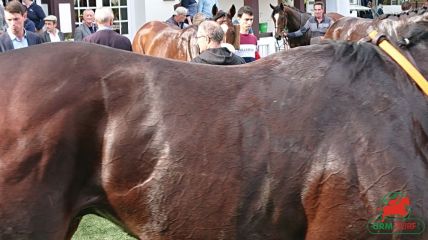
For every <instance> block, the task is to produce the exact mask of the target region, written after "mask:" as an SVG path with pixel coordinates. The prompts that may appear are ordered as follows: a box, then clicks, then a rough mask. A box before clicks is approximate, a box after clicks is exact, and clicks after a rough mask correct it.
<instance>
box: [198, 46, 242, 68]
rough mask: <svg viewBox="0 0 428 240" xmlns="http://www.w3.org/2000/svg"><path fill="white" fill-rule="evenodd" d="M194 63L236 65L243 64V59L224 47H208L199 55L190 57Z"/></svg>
mask: <svg viewBox="0 0 428 240" xmlns="http://www.w3.org/2000/svg"><path fill="white" fill-rule="evenodd" d="M192 62H195V63H205V64H214V65H238V64H244V63H245V60H244V59H243V58H241V57H240V56H238V55H236V54H234V53H232V52H230V51H229V49H227V48H225V47H221V48H209V49H207V50H205V51H203V52H202V53H201V54H200V55H199V56H197V57H195V58H194V59H192Z"/></svg>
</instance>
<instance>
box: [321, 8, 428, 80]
mask: <svg viewBox="0 0 428 240" xmlns="http://www.w3.org/2000/svg"><path fill="white" fill-rule="evenodd" d="M403 23H404V24H401V25H399V26H397V28H399V29H395V32H400V34H399V35H400V38H406V39H408V41H406V43H407V44H405V45H401V44H400V47H402V48H404V47H406V48H411V47H412V46H414V45H416V44H418V43H420V42H422V41H428V21H427V20H426V19H424V18H421V16H418V17H412V18H409V19H408V20H407V21H406V22H403ZM401 36H402V37H401ZM388 38H390V39H391V38H392V39H391V40H392V42H393V43H399V40H400V39H394V38H395V36H388ZM328 43H333V42H328ZM333 48H334V61H335V62H342V63H344V64H352V66H354V67H353V68H352V69H350V71H351V76H352V78H354V77H355V76H356V75H357V74H358V73H361V72H362V71H364V70H365V69H366V68H372V67H373V66H375V65H373V60H374V59H381V58H383V59H384V60H383V61H385V57H383V56H384V55H383V54H380V51H381V50H379V48H377V47H376V46H375V45H373V44H372V43H366V42H358V43H351V42H337V43H336V44H333ZM372 59H373V60H372ZM386 61H392V60H390V59H389V58H388V59H387V60H386Z"/></svg>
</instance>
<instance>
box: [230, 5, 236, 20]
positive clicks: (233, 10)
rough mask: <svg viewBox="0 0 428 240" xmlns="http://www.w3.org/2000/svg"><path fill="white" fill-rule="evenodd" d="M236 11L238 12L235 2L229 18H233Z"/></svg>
mask: <svg viewBox="0 0 428 240" xmlns="http://www.w3.org/2000/svg"><path fill="white" fill-rule="evenodd" d="M235 13H236V8H235V4H232V7H230V9H229V18H230V19H232V18H233V16H235Z"/></svg>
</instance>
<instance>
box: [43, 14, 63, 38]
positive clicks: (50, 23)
mask: <svg viewBox="0 0 428 240" xmlns="http://www.w3.org/2000/svg"><path fill="white" fill-rule="evenodd" d="M56 22H57V18H56V17H55V16H54V15H49V16H47V17H45V27H46V31H44V32H43V35H42V38H43V42H61V41H64V33H62V32H60V31H59V30H58V29H57V28H56V26H57V23H56Z"/></svg>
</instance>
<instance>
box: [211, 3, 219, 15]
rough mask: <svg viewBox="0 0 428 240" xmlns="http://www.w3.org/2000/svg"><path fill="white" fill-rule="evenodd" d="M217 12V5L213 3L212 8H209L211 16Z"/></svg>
mask: <svg viewBox="0 0 428 240" xmlns="http://www.w3.org/2000/svg"><path fill="white" fill-rule="evenodd" d="M217 12H218V8H217V5H216V4H214V5H213V8H212V10H211V13H212V14H213V16H215V15H217Z"/></svg>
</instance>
